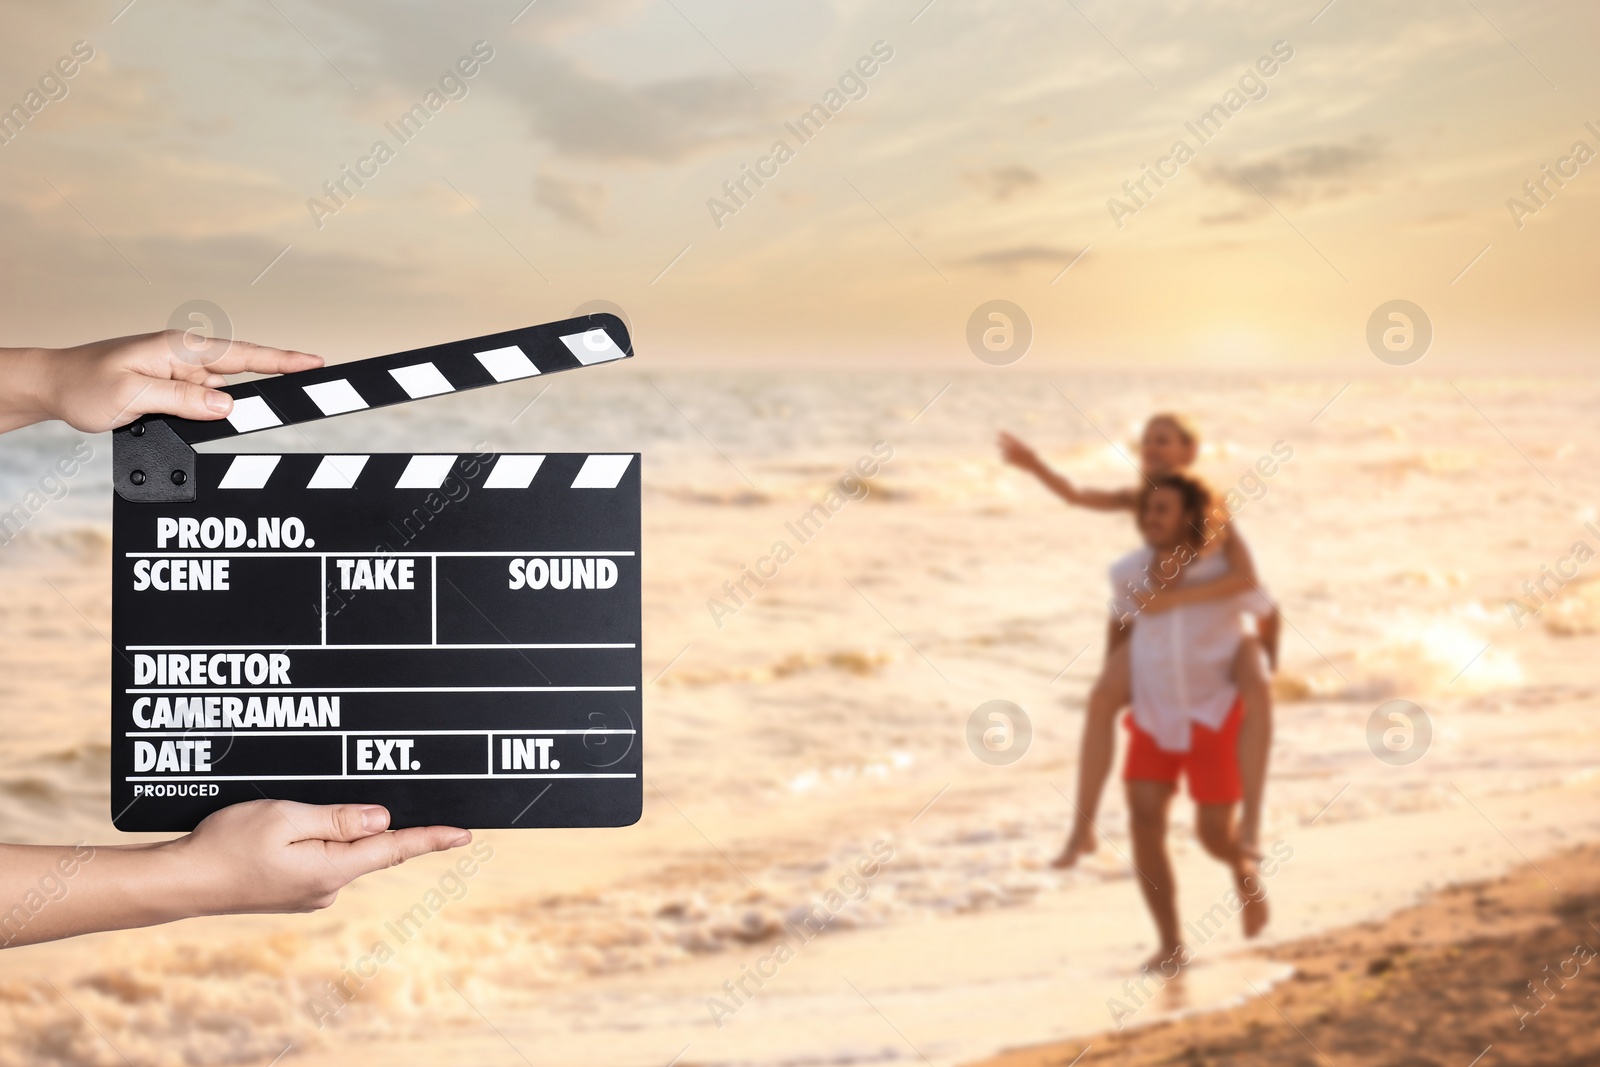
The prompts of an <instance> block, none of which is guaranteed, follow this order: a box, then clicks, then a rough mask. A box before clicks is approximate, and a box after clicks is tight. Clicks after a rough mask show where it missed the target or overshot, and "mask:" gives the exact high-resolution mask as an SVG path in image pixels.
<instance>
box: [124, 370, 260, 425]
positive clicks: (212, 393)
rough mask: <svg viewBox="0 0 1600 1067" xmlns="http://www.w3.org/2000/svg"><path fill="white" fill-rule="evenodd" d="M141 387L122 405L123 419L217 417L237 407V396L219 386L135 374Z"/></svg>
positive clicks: (224, 415)
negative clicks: (143, 416)
mask: <svg viewBox="0 0 1600 1067" xmlns="http://www.w3.org/2000/svg"><path fill="white" fill-rule="evenodd" d="M135 380H136V381H137V383H138V389H137V391H136V392H135V393H134V395H133V397H132V399H130V400H129V401H128V403H127V404H126V406H124V407H123V409H122V416H121V418H120V419H119V420H118V422H119V424H120V423H121V422H131V421H133V420H134V419H136V418H138V417H139V416H140V415H149V414H152V413H154V414H160V415H177V416H178V417H179V418H184V419H203V420H207V421H210V420H213V419H221V418H225V417H227V414H228V412H230V411H232V410H233V397H231V396H229V395H228V394H227V393H224V392H222V391H220V390H217V389H208V388H206V387H205V386H203V385H197V384H195V383H194V382H184V381H178V380H176V379H172V378H150V377H146V376H145V375H142V374H141V375H135Z"/></svg>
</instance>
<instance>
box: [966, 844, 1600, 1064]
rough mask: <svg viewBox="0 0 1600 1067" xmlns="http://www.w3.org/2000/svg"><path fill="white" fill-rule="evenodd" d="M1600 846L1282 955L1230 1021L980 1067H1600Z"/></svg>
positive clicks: (1163, 1029) (1452, 891)
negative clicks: (1279, 967)
mask: <svg viewBox="0 0 1600 1067" xmlns="http://www.w3.org/2000/svg"><path fill="white" fill-rule="evenodd" d="M1597 952H1600V847H1597V846H1594V845H1584V846H1581V847H1578V848H1574V849H1570V850H1568V851H1565V852H1562V853H1558V854H1556V855H1554V856H1549V857H1546V858H1544V859H1540V860H1537V861H1536V862H1534V863H1532V864H1529V865H1525V866H1522V867H1519V868H1517V869H1516V870H1515V871H1513V872H1511V873H1509V874H1507V875H1506V876H1504V877H1502V878H1497V879H1493V880H1491V881H1485V882H1474V883H1466V884H1462V885H1457V886H1452V887H1450V888H1448V889H1444V890H1441V891H1439V892H1437V893H1435V894H1433V895H1431V896H1430V897H1429V898H1428V899H1427V900H1425V901H1424V902H1423V903H1421V904H1419V905H1418V906H1416V907H1412V908H1407V909H1405V910H1403V911H1400V912H1397V913H1395V914H1394V915H1391V916H1390V917H1388V918H1387V919H1383V920H1381V921H1376V922H1367V923H1361V924H1359V925H1356V926H1351V927H1346V928H1343V929H1340V930H1335V931H1332V932H1330V933H1327V934H1324V935H1321V936H1317V937H1310V938H1306V939H1304V940H1301V941H1296V942H1292V943H1289V944H1285V945H1281V946H1278V947H1275V948H1273V949H1272V950H1270V951H1268V952H1266V953H1264V954H1263V955H1264V956H1265V957H1266V958H1268V959H1271V960H1274V961H1279V962H1282V963H1284V964H1287V965H1289V966H1292V967H1293V968H1294V974H1293V976H1292V977H1290V978H1289V979H1288V980H1287V981H1285V982H1283V983H1281V984H1279V985H1278V986H1277V987H1275V988H1272V989H1270V990H1263V991H1262V995H1260V996H1252V997H1251V999H1250V1000H1248V1001H1247V1002H1245V1003H1243V1004H1240V1005H1238V1006H1237V1007H1234V1008H1232V1009H1229V1010H1226V1011H1220V1012H1215V1013H1210V1014H1204V1015H1197V1016H1191V1017H1187V1018H1182V1019H1178V1020H1174V1021H1168V1022H1158V1023H1154V1024H1151V1025H1146V1026H1142V1027H1137V1028H1136V1027H1131V1026H1130V1027H1128V1028H1126V1029H1124V1030H1122V1031H1120V1032H1116V1031H1112V1032H1108V1033H1102V1034H1098V1035H1094V1036H1091V1037H1086V1038H1084V1039H1082V1040H1073V1041H1065V1042H1060V1043H1057V1044H1051V1045H1045V1046H1039V1047H1034V1048H1029V1049H1022V1050H1017V1051H1012V1052H1007V1053H1004V1054H1002V1055H999V1056H996V1057H994V1058H992V1059H988V1060H984V1061H983V1064H982V1067H1063V1065H1065V1064H1077V1065H1079V1067H1092V1065H1094V1064H1101V1063H1106V1064H1110V1063H1116V1064H1118V1065H1119V1067H1143V1065H1155V1064H1173V1063H1181V1064H1186V1065H1187V1064H1193V1065H1201V1064H1239V1065H1246V1067H1248V1065H1251V1064H1263V1065H1265V1064H1272V1065H1273V1067H1285V1065H1298V1064H1307V1065H1310V1064H1319V1065H1323V1067H1326V1065H1328V1064H1336V1065H1340V1067H1343V1065H1356V1064H1406V1065H1414V1067H1424V1065H1426V1067H1433V1065H1440V1067H1443V1065H1446V1064H1450V1065H1456V1067H1467V1065H1468V1064H1480V1065H1482V1067H1490V1065H1499V1064H1527V1065H1535V1064H1539V1065H1543V1064H1550V1065H1556V1064H1561V1065H1567V1064H1586V1063H1600V1029H1597V1028H1596V1026H1595V1020H1596V1018H1600V956H1597Z"/></svg>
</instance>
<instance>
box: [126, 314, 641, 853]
mask: <svg viewBox="0 0 1600 1067" xmlns="http://www.w3.org/2000/svg"><path fill="white" fill-rule="evenodd" d="M632 354H633V350H632V344H631V341H630V339H629V337H628V333H627V330H626V328H625V327H624V326H623V324H622V321H621V320H620V319H619V318H617V317H616V316H613V315H604V314H597V315H589V316H584V317H582V318H576V319H568V320H566V321H563V322H555V323H548V324H546V325H542V326H534V327H530V328H528V329H522V330H512V331H510V332H508V333H500V334H494V335H492V336H489V337H479V338H475V339H473V340H470V341H460V342H456V343H453V344H444V345H437V346H435V347H432V348H423V349H418V350H416V351H412V352H403V353H400V354H398V355H392V356H381V357H378V358H376V359H367V360H361V361H359V362H354V363H346V364H343V365H341V366H335V367H323V368H319V369H317V370H311V371H304V372H302V373H298V374H289V375H282V376H279V377H275V378H266V379H262V380H260V381H253V382H248V383H245V384H240V385H234V386H229V387H228V388H227V389H226V390H225V391H226V392H228V393H230V394H232V396H233V398H234V407H233V412H232V414H231V415H230V416H229V418H228V419H226V420H222V421H218V422H193V421H189V420H185V419H178V418H168V417H150V416H146V417H144V418H141V419H140V420H138V421H137V422H135V423H132V424H130V425H129V426H127V427H124V428H122V429H120V430H118V431H116V433H115V434H114V436H113V446H112V467H113V475H114V478H115V483H114V484H115V498H114V500H113V502H112V503H113V508H112V553H113V572H114V582H115V585H114V590H113V595H112V624H111V639H112V645H113V654H112V658H111V677H112V686H113V689H112V700H111V810H112V814H113V820H114V822H115V824H116V826H117V828H118V829H121V830H155V831H180V830H190V829H193V828H194V826H195V824H196V823H198V822H199V821H200V820H201V819H203V818H205V816H207V815H209V814H210V813H211V812H213V811H216V810H218V809H219V808H222V807H226V806H227V805H230V804H235V803H239V802H241V801H247V800H259V799H261V798H263V797H267V798H271V799H282V800H298V801H304V802H306V803H313V804H329V803H373V804H382V805H384V806H386V807H387V808H388V809H389V811H390V812H391V815H392V825H394V826H395V827H403V826H418V825H429V824H445V825H454V826H465V827H481V828H493V827H540V826H626V825H629V824H631V823H633V822H636V821H637V820H638V818H639V813H640V807H641V802H642V799H643V797H642V788H643V787H642V778H641V774H642V767H643V765H642V752H641V749H642V745H641V734H640V730H641V727H642V721H641V696H640V683H641V680H642V678H641V669H642V668H641V659H640V649H639V643H640V638H641V607H640V574H639V548H640V539H639V478H640V472H639V465H640V457H639V456H638V455H637V454H631V455H629V454H622V455H582V454H575V455H556V454H549V455H509V454H507V455H491V454H468V453H464V452H462V453H449V452H427V453H416V454H406V455H380V454H367V455H315V454H306V453H292V452H286V453H284V454H282V455H257V454H237V455H223V454H209V453H208V454H197V453H196V452H195V451H194V450H193V448H191V447H190V446H191V445H195V444H200V443H203V442H207V441H218V440H223V439H226V438H230V437H234V436H237V435H239V434H244V433H251V432H254V431H257V430H265V429H270V428H272V427H275V426H289V425H293V424H295V423H306V422H312V421H316V420H320V419H324V418H328V417H330V416H333V415H338V414H343V413H345V412H348V411H357V410H362V409H365V408H376V407H383V406H386V405H392V404H404V403H409V402H411V401H413V400H420V399H422V398H424V397H429V396H434V395H439V394H444V393H452V392H459V391H460V390H463V389H473V388H477V387H479V386H487V385H494V384H496V383H497V382H509V381H515V380H520V379H525V378H529V377H533V376H534V375H544V374H550V373H552V372H555V371H564V370H576V369H579V368H582V367H588V366H594V365H599V364H604V363H606V362H609V361H611V360H616V359H624V358H628V357H630V356H632ZM426 443H427V444H429V445H432V444H433V442H431V441H429V442H426Z"/></svg>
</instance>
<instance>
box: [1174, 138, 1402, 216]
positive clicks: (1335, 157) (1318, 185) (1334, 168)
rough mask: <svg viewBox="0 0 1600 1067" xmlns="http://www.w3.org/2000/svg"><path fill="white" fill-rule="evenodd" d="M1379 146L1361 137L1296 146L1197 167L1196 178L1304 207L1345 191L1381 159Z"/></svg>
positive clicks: (1251, 195)
mask: <svg viewBox="0 0 1600 1067" xmlns="http://www.w3.org/2000/svg"><path fill="white" fill-rule="evenodd" d="M1382 156H1383V148H1382V144H1381V142H1380V141H1379V140H1378V139H1377V138H1375V137H1362V138H1358V139H1356V140H1353V141H1349V142H1347V143H1343V144H1339V143H1332V144H1311V145H1300V146H1298V147H1295V148H1289V149H1285V150H1284V151H1282V152H1278V153H1276V154H1274V155H1270V156H1264V157H1262V158H1260V159H1257V160H1254V161H1252V162H1249V163H1238V164H1228V163H1215V164H1212V165H1210V166H1207V167H1202V168H1201V169H1200V174H1201V176H1202V177H1203V178H1204V179H1205V180H1206V181H1207V182H1209V183H1211V184H1213V185H1222V186H1225V187H1227V188H1230V189H1233V190H1235V191H1237V192H1240V193H1243V194H1245V195H1247V196H1249V197H1251V198H1253V199H1257V200H1259V199H1260V197H1257V196H1256V194H1257V192H1259V193H1260V194H1261V196H1265V197H1266V198H1267V199H1269V200H1279V199H1283V200H1287V201H1290V202H1294V203H1307V202H1309V201H1311V200H1313V199H1333V198H1334V197H1337V196H1341V195H1343V193H1344V192H1345V191H1346V190H1347V189H1348V183H1349V181H1350V180H1351V179H1353V178H1356V177H1358V176H1359V175H1360V174H1361V173H1362V172H1364V171H1366V170H1367V169H1368V168H1369V167H1370V166H1371V165H1372V164H1373V163H1375V162H1376V161H1377V160H1379V159H1380V158H1382Z"/></svg>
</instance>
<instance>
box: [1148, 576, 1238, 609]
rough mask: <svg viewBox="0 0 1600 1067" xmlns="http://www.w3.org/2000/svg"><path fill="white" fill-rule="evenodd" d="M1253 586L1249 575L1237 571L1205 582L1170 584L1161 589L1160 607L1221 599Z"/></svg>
mask: <svg viewBox="0 0 1600 1067" xmlns="http://www.w3.org/2000/svg"><path fill="white" fill-rule="evenodd" d="M1254 587H1255V583H1254V582H1253V581H1251V579H1250V576H1249V575H1246V574H1240V573H1239V572H1238V571H1229V572H1228V573H1227V574H1224V575H1222V576H1221V577H1218V578H1212V579H1211V580H1210V581H1206V582H1195V583H1193V584H1188V583H1185V584H1183V585H1176V586H1171V587H1169V588H1167V589H1163V590H1162V591H1161V600H1162V601H1163V603H1162V607H1164V608H1176V607H1182V606H1183V605H1184V604H1199V603H1202V602H1204V601H1207V600H1222V599H1224V598H1225V597H1230V596H1238V595H1239V594H1240V593H1247V592H1249V591H1250V590H1251V589H1253V588H1254Z"/></svg>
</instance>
